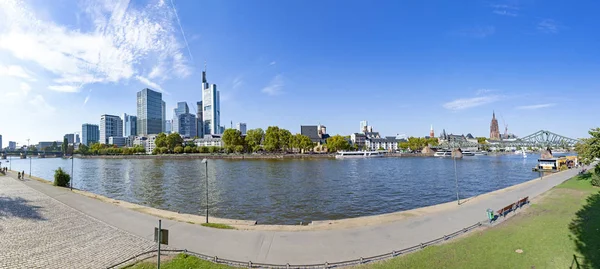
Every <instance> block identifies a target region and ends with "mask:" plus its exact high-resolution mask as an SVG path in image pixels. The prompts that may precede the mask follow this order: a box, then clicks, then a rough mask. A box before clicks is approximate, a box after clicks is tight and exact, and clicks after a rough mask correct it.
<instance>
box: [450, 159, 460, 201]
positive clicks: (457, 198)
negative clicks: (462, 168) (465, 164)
mask: <svg viewBox="0 0 600 269" xmlns="http://www.w3.org/2000/svg"><path fill="white" fill-rule="evenodd" d="M455 150H456V149H454V150H452V153H451V154H452V155H454V156H453V158H452V159H454V181H455V182H456V201H457V202H458V205H460V197H459V196H458V172H457V171H456V153H454V151H455Z"/></svg>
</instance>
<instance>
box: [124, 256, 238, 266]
mask: <svg viewBox="0 0 600 269" xmlns="http://www.w3.org/2000/svg"><path fill="white" fill-rule="evenodd" d="M161 257H162V255H161ZM125 268H128V269H156V260H154V262H141V263H137V264H134V265H132V266H129V267H125ZM160 268H164V269H233V268H234V267H230V266H227V265H222V264H216V263H212V262H209V261H205V260H202V259H200V258H197V257H195V256H191V255H187V254H184V253H181V254H178V255H177V256H175V257H174V258H173V259H171V260H168V261H164V262H162V261H161V263H160Z"/></svg>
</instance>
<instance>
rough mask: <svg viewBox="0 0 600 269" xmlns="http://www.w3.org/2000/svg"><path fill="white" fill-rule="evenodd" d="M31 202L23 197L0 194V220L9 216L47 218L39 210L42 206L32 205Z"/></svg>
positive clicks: (33, 218)
mask: <svg viewBox="0 0 600 269" xmlns="http://www.w3.org/2000/svg"><path fill="white" fill-rule="evenodd" d="M29 202H30V201H29V200H26V199H23V198H21V197H17V198H11V197H2V196H0V220H2V219H9V218H21V219H32V220H46V218H44V217H43V216H42V215H41V214H40V212H39V211H40V210H41V208H42V207H41V206H36V205H30V204H29Z"/></svg>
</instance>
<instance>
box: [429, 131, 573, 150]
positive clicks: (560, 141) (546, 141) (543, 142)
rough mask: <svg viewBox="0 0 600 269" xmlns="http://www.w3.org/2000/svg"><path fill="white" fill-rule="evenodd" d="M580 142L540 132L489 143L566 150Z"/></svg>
mask: <svg viewBox="0 0 600 269" xmlns="http://www.w3.org/2000/svg"><path fill="white" fill-rule="evenodd" d="M577 142H579V140H578V139H573V138H569V137H566V136H562V135H559V134H555V133H553V132H550V131H546V130H540V131H537V132H535V133H533V134H530V135H528V136H524V137H522V138H518V139H515V140H500V141H489V144H488V145H490V146H499V147H537V148H547V147H552V148H565V147H573V146H575V144H577ZM478 146H479V145H478V144H477V143H473V142H469V141H460V142H458V141H455V142H450V143H442V144H441V145H440V146H438V147H437V148H445V149H449V148H457V147H460V148H469V147H478Z"/></svg>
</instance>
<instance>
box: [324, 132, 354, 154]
mask: <svg viewBox="0 0 600 269" xmlns="http://www.w3.org/2000/svg"><path fill="white" fill-rule="evenodd" d="M349 148H350V143H348V140H346V139H345V138H344V137H343V136H341V135H334V136H332V137H329V138H327V150H329V151H330V152H336V151H340V150H347V149H349Z"/></svg>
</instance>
